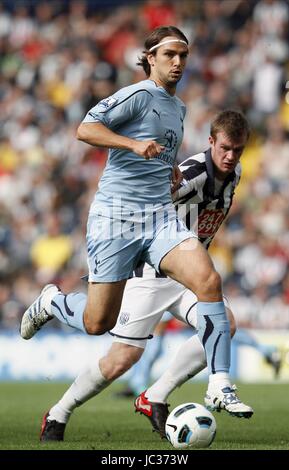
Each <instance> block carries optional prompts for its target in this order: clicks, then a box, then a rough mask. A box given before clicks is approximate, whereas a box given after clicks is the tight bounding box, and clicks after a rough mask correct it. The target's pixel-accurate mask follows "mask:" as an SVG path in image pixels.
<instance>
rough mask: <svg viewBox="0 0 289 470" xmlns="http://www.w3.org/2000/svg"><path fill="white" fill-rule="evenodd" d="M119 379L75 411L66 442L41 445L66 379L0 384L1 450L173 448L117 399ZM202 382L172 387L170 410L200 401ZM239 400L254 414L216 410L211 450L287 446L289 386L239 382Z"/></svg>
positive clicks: (125, 404) (288, 444)
mask: <svg viewBox="0 0 289 470" xmlns="http://www.w3.org/2000/svg"><path fill="white" fill-rule="evenodd" d="M121 387H122V384H116V385H113V386H112V387H109V388H108V389H107V390H105V391H104V392H103V393H102V394H100V395H99V396H98V397H95V398H93V399H92V400H90V401H88V402H87V403H86V404H85V405H83V406H82V407H80V408H79V409H77V410H76V412H75V414H74V416H73V417H72V419H71V421H70V423H69V425H68V426H67V430H66V435H65V442H63V443H47V444H40V443H39V441H38V437H39V430H40V422H41V419H42V416H43V414H44V412H45V411H47V410H48V409H49V408H50V407H51V406H52V405H53V404H54V403H55V402H56V401H57V400H58V399H59V398H60V396H61V395H62V393H63V392H64V391H65V390H66V388H67V385H65V384H53V383H41V384H39V383H25V384H22V383H1V384H0V404H1V405H0V423H1V426H0V449H6V450H8V449H11V450H16V449H25V450H26V449H29V450H35V449H42V450H46V449H55V450H58V449H59V450H60V449H69V450H88V449H101V450H118V449H123V450H127V449H130V450H135V449H143V450H173V448H172V447H171V446H170V444H169V443H168V442H167V441H165V440H163V441H162V440H161V439H160V438H159V436H158V435H157V434H155V433H152V431H151V426H150V423H149V421H148V419H147V418H146V417H144V416H140V415H139V414H138V413H137V414H135V413H134V411H133V406H132V400H126V399H115V398H113V392H115V391H116V390H117V389H120V388H121ZM205 390H206V385H205V384H195V383H191V384H188V385H185V386H183V387H182V388H181V389H178V390H177V391H175V392H174V393H173V394H172V396H171V398H170V400H169V401H170V403H171V409H172V408H173V407H174V406H176V405H178V404H181V403H185V402H188V401H195V402H198V403H202V402H203V395H204V393H205ZM239 392H240V396H241V397H242V400H244V401H245V402H247V403H248V404H250V405H251V406H252V407H253V408H254V410H255V415H254V416H253V417H252V418H251V419H250V420H245V419H237V418H232V417H230V416H229V415H228V414H227V413H225V412H222V413H217V414H216V415H215V417H216V420H217V436H216V439H215V441H214V443H213V444H212V446H211V447H210V449H212V450H219V449H224V450H227V449H230V450H243V449H260V450H269V449H287V450H288V449H289V433H288V421H289V407H288V385H286V384H270V385H266V384H262V385H244V384H243V385H240V387H239Z"/></svg>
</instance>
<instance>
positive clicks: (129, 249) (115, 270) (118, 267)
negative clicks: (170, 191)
mask: <svg viewBox="0 0 289 470" xmlns="http://www.w3.org/2000/svg"><path fill="white" fill-rule="evenodd" d="M192 237H197V235H196V234H195V233H193V232H191V231H189V230H188V229H187V228H186V226H185V224H184V223H183V222H182V221H180V220H179V219H178V217H177V214H176V211H175V208H174V206H173V205H172V204H169V205H167V206H164V207H162V208H161V210H157V211H155V212H151V213H149V214H145V215H144V214H142V215H141V214H137V215H135V214H134V216H133V217H132V218H127V219H126V220H123V219H119V218H112V217H109V216H107V214H103V213H98V214H96V213H95V211H94V212H93V213H90V215H89V217H88V223H87V237H86V240H87V252H88V268H89V277H88V281H89V282H116V281H121V280H124V279H129V278H130V277H132V275H133V271H134V270H135V268H136V267H137V265H138V264H139V263H141V262H147V263H149V264H150V265H151V266H153V267H154V268H155V269H156V270H157V271H158V272H159V265H160V262H161V260H162V258H163V257H164V256H165V255H166V254H167V253H168V252H169V251H171V250H172V249H173V248H174V247H176V246H177V245H179V244H180V243H181V242H182V241H184V240H187V239H188V238H192Z"/></svg>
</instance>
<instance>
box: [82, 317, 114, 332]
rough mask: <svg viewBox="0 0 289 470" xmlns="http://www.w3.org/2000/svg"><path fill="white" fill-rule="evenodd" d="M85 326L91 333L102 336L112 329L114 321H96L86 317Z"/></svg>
mask: <svg viewBox="0 0 289 470" xmlns="http://www.w3.org/2000/svg"><path fill="white" fill-rule="evenodd" d="M84 327H85V330H86V332H87V333H88V334H89V335H96V336H100V335H103V334H104V333H106V332H107V331H109V330H111V329H112V328H113V327H114V323H113V322H111V321H109V320H103V321H95V320H91V319H89V318H88V319H87V318H85V319H84Z"/></svg>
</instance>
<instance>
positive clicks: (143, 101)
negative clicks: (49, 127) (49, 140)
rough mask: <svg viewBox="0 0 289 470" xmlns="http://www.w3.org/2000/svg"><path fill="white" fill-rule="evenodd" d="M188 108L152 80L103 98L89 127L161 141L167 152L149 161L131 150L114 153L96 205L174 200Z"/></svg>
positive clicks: (88, 120)
mask: <svg viewBox="0 0 289 470" xmlns="http://www.w3.org/2000/svg"><path fill="white" fill-rule="evenodd" d="M185 111H186V108H185V105H184V103H183V102H182V101H181V100H180V99H179V98H178V97H176V96H171V95H170V94H169V93H168V92H167V91H166V90H165V89H164V88H162V87H158V86H156V84H155V82H153V81H152V80H143V81H141V82H138V83H137V84H134V85H131V86H128V87H125V88H122V89H121V90H119V91H118V92H116V93H115V94H114V95H112V96H110V97H108V98H106V99H103V100H102V101H100V102H99V103H98V104H97V105H96V106H95V107H93V108H92V109H91V110H90V111H89V112H88V113H87V115H86V116H85V118H84V120H83V122H84V123H95V122H101V123H102V124H104V125H105V126H106V127H108V128H109V129H111V130H112V131H113V132H115V133H117V134H120V135H123V136H126V137H129V138H132V139H136V140H139V141H145V140H155V141H157V142H158V143H159V144H161V145H164V146H165V149H164V150H163V152H162V153H161V154H160V155H158V156H157V157H155V158H152V159H150V160H145V159H144V158H143V157H141V156H139V155H136V154H135V153H133V152H130V151H128V150H120V149H110V150H109V155H108V161H107V164H106V167H105V170H104V173H103V176H102V178H101V180H100V183H99V188H98V191H97V193H96V195H95V199H94V202H93V205H92V210H93V206H95V207H97V206H99V205H100V206H103V205H105V206H106V207H112V205H113V204H114V206H115V204H117V200H119V201H121V202H120V204H121V206H122V207H124V206H130V205H132V206H133V207H135V206H136V205H137V206H138V207H144V206H146V207H147V206H148V205H156V204H157V205H158V204H162V205H163V204H168V203H170V202H171V193H170V182H171V173H172V168H173V166H174V163H175V159H176V155H177V152H178V149H179V147H180V145H181V142H182V138H183V120H184V116H185Z"/></svg>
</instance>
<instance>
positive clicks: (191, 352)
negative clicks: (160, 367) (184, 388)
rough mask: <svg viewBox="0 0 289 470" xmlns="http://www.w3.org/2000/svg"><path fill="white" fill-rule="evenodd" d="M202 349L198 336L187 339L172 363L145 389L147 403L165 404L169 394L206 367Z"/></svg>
mask: <svg viewBox="0 0 289 470" xmlns="http://www.w3.org/2000/svg"><path fill="white" fill-rule="evenodd" d="M206 365H207V363H206V356H205V351H204V348H203V346H202V344H201V342H200V340H199V337H198V335H194V336H192V337H191V338H190V339H188V340H187V341H186V342H185V343H184V344H183V345H182V346H181V347H180V349H179V350H178V352H177V354H176V356H175V357H174V359H173V362H172V363H171V365H170V366H169V367H168V369H167V370H166V371H165V372H164V373H163V374H162V375H161V377H160V378H159V379H158V380H157V381H156V382H155V383H154V384H153V385H152V386H151V387H149V388H148V389H147V392H146V397H147V398H148V400H149V401H152V402H156V403H166V401H167V397H168V396H169V394H170V393H171V392H172V391H173V390H174V389H175V388H176V387H178V386H180V385H182V384H183V383H184V382H186V381H187V380H188V379H190V378H191V377H194V376H195V375H196V374H198V373H199V372H200V371H201V370H203V369H204V368H205V367H206Z"/></svg>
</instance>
